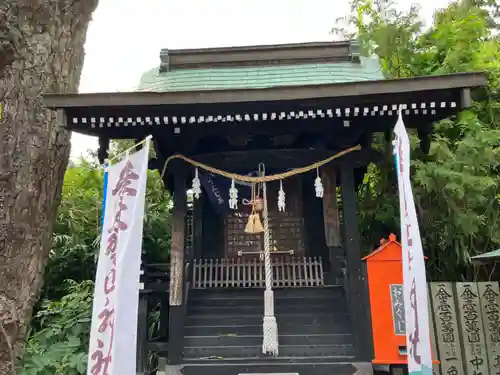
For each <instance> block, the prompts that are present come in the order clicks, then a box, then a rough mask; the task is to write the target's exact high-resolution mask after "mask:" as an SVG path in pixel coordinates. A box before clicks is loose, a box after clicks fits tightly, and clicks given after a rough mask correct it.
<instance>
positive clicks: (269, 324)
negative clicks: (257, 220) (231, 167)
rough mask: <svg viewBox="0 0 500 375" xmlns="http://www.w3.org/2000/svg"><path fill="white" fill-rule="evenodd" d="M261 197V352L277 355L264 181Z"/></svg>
mask: <svg viewBox="0 0 500 375" xmlns="http://www.w3.org/2000/svg"><path fill="white" fill-rule="evenodd" d="M262 199H263V201H264V202H263V203H264V207H263V210H262V220H263V222H264V267H265V271H266V290H265V291H264V322H263V331H264V340H263V343H262V353H264V354H269V355H273V356H277V355H278V324H277V323H276V318H275V316H274V293H273V290H272V277H273V275H272V269H271V254H270V240H269V215H268V210H267V188H266V183H265V182H263V183H262Z"/></svg>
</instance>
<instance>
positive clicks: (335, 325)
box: [184, 318, 351, 336]
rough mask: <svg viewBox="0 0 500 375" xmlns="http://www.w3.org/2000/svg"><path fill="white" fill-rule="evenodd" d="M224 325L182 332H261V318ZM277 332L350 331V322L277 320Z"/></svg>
mask: <svg viewBox="0 0 500 375" xmlns="http://www.w3.org/2000/svg"><path fill="white" fill-rule="evenodd" d="M223 324H224V325H214V326H186V327H185V328H184V333H185V335H186V336H218V335H243V336H247V335H249V336H255V335H261V334H262V319H261V321H260V323H259V324H256V325H248V324H243V325H226V324H228V323H226V322H224V323H223ZM278 332H279V334H280V335H282V334H283V335H286V334H295V335H314V334H321V333H323V334H331V333H339V334H342V333H350V332H351V327H350V324H345V322H338V321H337V320H336V319H335V318H334V319H332V320H331V321H330V322H328V324H324V325H319V324H311V323H309V322H307V321H306V322H303V324H299V325H297V324H285V323H284V322H282V321H279V320H278Z"/></svg>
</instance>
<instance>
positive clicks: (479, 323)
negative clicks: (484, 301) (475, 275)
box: [455, 283, 489, 375]
mask: <svg viewBox="0 0 500 375" xmlns="http://www.w3.org/2000/svg"><path fill="white" fill-rule="evenodd" d="M455 288H456V296H457V297H456V301H457V310H458V319H459V323H460V324H459V330H460V333H461V335H462V345H463V355H464V367H465V369H466V374H467V375H473V374H478V375H479V374H483V375H486V374H489V370H488V357H487V352H486V338H485V336H484V331H483V319H482V315H481V304H480V301H479V291H478V288H477V284H476V283H456V284H455Z"/></svg>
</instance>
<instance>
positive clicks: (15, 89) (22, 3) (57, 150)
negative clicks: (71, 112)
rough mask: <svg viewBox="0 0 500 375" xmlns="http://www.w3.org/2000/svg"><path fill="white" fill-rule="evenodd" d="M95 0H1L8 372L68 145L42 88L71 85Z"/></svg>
mask: <svg viewBox="0 0 500 375" xmlns="http://www.w3.org/2000/svg"><path fill="white" fill-rule="evenodd" d="M97 1H98V0H3V1H1V2H0V105H1V109H2V111H1V112H0V116H1V117H0V375H6V374H9V375H11V374H15V373H16V371H15V367H14V366H15V361H14V359H15V358H17V357H18V356H20V355H21V352H22V349H23V346H24V345H23V343H24V338H25V334H26V328H27V325H28V323H29V320H30V318H31V313H32V310H33V306H34V304H35V303H36V301H37V299H38V297H39V293H40V289H41V286H42V282H43V271H44V267H45V264H46V261H47V258H48V254H49V250H50V249H51V236H52V229H53V225H54V221H55V217H56V210H57V206H58V203H59V200H60V196H61V186H62V182H63V178H64V172H65V170H66V167H67V164H68V159H69V152H70V134H69V132H67V131H65V130H64V129H62V128H59V127H58V126H57V122H56V116H55V113H54V112H52V111H49V110H46V109H44V108H43V105H42V98H41V94H42V93H45V92H53V93H67V92H72V93H75V92H77V89H78V85H79V80H80V73H81V70H82V64H83V59H84V48H83V45H84V42H85V36H86V33H87V27H88V24H89V22H90V19H91V15H92V13H93V11H94V9H95V7H96V5H97Z"/></svg>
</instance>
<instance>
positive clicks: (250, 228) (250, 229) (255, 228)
mask: <svg viewBox="0 0 500 375" xmlns="http://www.w3.org/2000/svg"><path fill="white" fill-rule="evenodd" d="M262 232H264V227H263V226H262V223H261V222H260V216H259V214H258V213H256V212H252V213H251V214H250V215H249V216H248V222H247V225H246V227H245V233H249V234H251V233H262Z"/></svg>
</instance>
